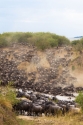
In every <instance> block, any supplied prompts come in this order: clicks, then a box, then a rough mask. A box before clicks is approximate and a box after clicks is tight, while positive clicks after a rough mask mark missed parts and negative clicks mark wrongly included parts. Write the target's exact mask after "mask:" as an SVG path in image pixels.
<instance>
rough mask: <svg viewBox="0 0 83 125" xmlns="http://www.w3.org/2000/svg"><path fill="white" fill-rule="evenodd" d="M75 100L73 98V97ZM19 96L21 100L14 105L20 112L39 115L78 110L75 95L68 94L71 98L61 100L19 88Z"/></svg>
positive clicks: (62, 113)
mask: <svg viewBox="0 0 83 125" xmlns="http://www.w3.org/2000/svg"><path fill="white" fill-rule="evenodd" d="M72 97H73V98H74V100H71V98H72ZM17 98H18V99H19V100H20V102H18V103H17V104H15V105H14V106H13V109H14V110H15V111H17V112H18V114H22V115H29V116H39V115H42V114H45V115H56V116H58V115H59V114H61V115H65V114H66V113H67V112H69V111H70V110H71V109H73V110H76V109H77V108H76V103H75V96H74V94H73V93H72V96H68V98H69V99H70V100H59V99H58V98H57V96H53V95H49V94H44V93H39V92H33V91H28V90H22V89H19V90H18V91H17Z"/></svg>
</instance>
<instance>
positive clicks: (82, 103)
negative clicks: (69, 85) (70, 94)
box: [75, 92, 83, 111]
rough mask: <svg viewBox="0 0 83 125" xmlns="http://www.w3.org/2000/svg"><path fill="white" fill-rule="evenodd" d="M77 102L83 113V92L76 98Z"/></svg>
mask: <svg viewBox="0 0 83 125" xmlns="http://www.w3.org/2000/svg"><path fill="white" fill-rule="evenodd" d="M75 101H76V102H77V103H78V104H79V106H80V107H81V109H82V111H83V92H79V95H78V96H77V97H76V100H75Z"/></svg>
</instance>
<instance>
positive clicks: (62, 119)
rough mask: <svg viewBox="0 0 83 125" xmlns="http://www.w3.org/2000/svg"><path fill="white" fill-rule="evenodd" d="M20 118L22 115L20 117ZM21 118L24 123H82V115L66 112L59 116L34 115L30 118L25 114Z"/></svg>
mask: <svg viewBox="0 0 83 125" xmlns="http://www.w3.org/2000/svg"><path fill="white" fill-rule="evenodd" d="M21 118H22V117H21ZM23 120H24V121H26V124H25V125H31V124H30V123H33V124H32V125H83V115H82V114H76V115H73V114H68V115H66V116H59V117H53V116H50V117H46V116H43V117H34V118H30V119H29V117H28V116H26V118H24V117H23Z"/></svg>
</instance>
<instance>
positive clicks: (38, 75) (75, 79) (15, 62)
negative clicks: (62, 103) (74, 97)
mask: <svg viewBox="0 0 83 125" xmlns="http://www.w3.org/2000/svg"><path fill="white" fill-rule="evenodd" d="M0 53H1V54H0V60H1V61H0V69H1V71H0V79H1V84H7V82H14V85H15V86H16V87H22V88H23V87H24V88H28V89H32V90H34V91H40V92H45V93H52V94H57V88H59V90H60V88H61V87H62V88H64V87H65V86H68V85H71V84H74V85H75V86H80V85H81V86H83V85H82V80H83V77H82V73H83V70H82V69H83V68H82V66H83V64H82V58H83V55H82V54H81V55H80V54H79V53H77V52H75V51H74V50H73V49H72V47H70V46H65V47H59V48H56V47H55V48H52V49H46V50H45V51H39V50H37V49H36V48H35V47H34V46H32V45H22V44H13V45H11V46H10V47H6V48H3V49H0Z"/></svg>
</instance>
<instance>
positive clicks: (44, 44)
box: [0, 32, 70, 50]
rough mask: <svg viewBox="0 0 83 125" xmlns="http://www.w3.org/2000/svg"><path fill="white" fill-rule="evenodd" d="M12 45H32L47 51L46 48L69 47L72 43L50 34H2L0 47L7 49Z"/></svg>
mask: <svg viewBox="0 0 83 125" xmlns="http://www.w3.org/2000/svg"><path fill="white" fill-rule="evenodd" d="M12 43H30V44H32V45H35V46H36V47H37V48H38V49H41V50H45V49H46V48H51V47H56V46H62V45H69V44H70V41H69V40H68V39H67V38H66V37H64V36H59V35H56V34H53V33H49V32H47V33H44V32H37V33H31V32H26V33H24V32H9V33H3V34H0V47H5V46H7V45H10V44H12Z"/></svg>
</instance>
